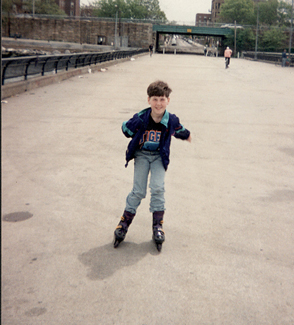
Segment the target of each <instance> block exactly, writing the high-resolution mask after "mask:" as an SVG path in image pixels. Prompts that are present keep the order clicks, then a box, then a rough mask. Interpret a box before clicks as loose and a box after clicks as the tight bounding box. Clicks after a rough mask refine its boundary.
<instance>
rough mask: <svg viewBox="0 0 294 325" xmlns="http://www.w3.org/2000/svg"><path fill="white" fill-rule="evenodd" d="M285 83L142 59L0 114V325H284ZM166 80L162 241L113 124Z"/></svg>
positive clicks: (247, 67)
mask: <svg viewBox="0 0 294 325" xmlns="http://www.w3.org/2000/svg"><path fill="white" fill-rule="evenodd" d="M293 76H294V70H293V69H290V68H281V67H277V66H274V65H267V64H264V63H258V62H252V61H245V60H241V59H239V60H237V59H233V60H232V61H231V67H230V69H228V70H225V69H224V59H223V58H210V57H202V56H188V55H153V57H152V58H150V57H149V56H148V55H146V56H141V57H139V58H137V59H136V60H135V61H127V62H124V63H121V64H117V65H114V66H111V67H109V68H108V70H107V71H106V72H96V73H92V74H87V75H83V76H82V78H79V77H78V76H76V77H73V78H71V79H68V80H65V81H62V82H61V83H58V84H53V85H48V86H46V87H42V88H38V89H34V90H32V91H29V92H26V93H23V94H21V95H19V96H15V97H12V98H8V99H7V104H2V309H1V310H2V323H3V324H5V325H19V324H25V325H28V324H38V325H39V324H46V325H47V324H54V325H56V324H69V325H72V324H87V325H92V324H93V325H96V324H106V325H108V324H119V325H125V324H127V325H130V324H131V325H132V324H134V325H138V324H140V325H143V324H145V325H147V324H148V325H153V324H187V325H190V324H191V325H194V324H197V325H198V324H226V325H227V324H234V325H235V324H258V325H261V324H266V325H268V324H273V325H274V324H293V323H294V290H293V287H294V286H293V284H294V283H293V282H294V277H293V269H294V263H293V262H294V256H293V255H294V253H293V252H294V243H293V229H294V222H293V210H294V168H293V159H294V144H293V136H294V133H293V129H294V111H293V107H294V105H293ZM156 79H163V80H166V81H167V82H168V83H169V84H170V86H171V88H172V89H173V92H172V94H171V102H170V105H169V111H171V112H173V113H175V114H177V115H178V116H179V117H180V119H181V122H182V124H183V125H184V126H185V127H187V128H188V129H189V130H191V133H192V137H193V141H192V143H191V144H189V143H188V142H182V141H180V140H176V139H173V141H172V148H171V164H170V167H169V169H168V171H167V174H166V208H167V210H166V217H165V224H164V229H165V231H166V242H165V243H164V245H163V249H162V252H161V253H160V254H158V253H157V251H156V249H155V247H154V245H153V243H152V242H151V214H150V213H149V211H148V203H149V196H148V197H147V198H146V199H145V200H144V201H143V202H142V204H141V206H140V207H139V209H138V214H137V216H136V219H135V220H134V222H133V224H132V226H131V228H130V230H129V232H128V235H127V238H126V241H125V242H124V243H122V244H121V246H120V247H119V248H118V249H116V250H115V249H113V247H112V237H113V231H114V228H115V226H116V225H117V223H118V221H119V218H120V216H121V213H122V211H123V209H124V204H125V197H126V195H127V194H128V192H129V191H130V189H131V186H132V174H133V163H130V164H129V167H128V168H127V169H125V167H124V163H125V161H124V153H125V149H126V146H127V143H128V139H126V138H124V136H123V135H122V133H121V130H120V127H121V123H122V122H123V121H124V120H126V119H128V118H130V117H131V116H132V115H133V114H134V113H135V112H137V111H138V110H140V109H142V108H145V107H147V100H146V97H147V95H146V89H147V86H148V85H149V83H150V82H152V81H154V80H156Z"/></svg>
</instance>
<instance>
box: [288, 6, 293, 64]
mask: <svg viewBox="0 0 294 325" xmlns="http://www.w3.org/2000/svg"><path fill="white" fill-rule="evenodd" d="M292 33H293V0H292V6H291V27H290V40H289V57H290V60H291V49H292Z"/></svg>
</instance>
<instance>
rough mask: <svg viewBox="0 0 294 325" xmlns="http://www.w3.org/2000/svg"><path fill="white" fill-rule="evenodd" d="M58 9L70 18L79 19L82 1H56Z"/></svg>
mask: <svg viewBox="0 0 294 325" xmlns="http://www.w3.org/2000/svg"><path fill="white" fill-rule="evenodd" d="M55 3H56V4H57V5H58V7H59V8H60V9H62V10H64V12H65V13H66V14H67V15H68V16H70V17H79V16H80V0H55Z"/></svg>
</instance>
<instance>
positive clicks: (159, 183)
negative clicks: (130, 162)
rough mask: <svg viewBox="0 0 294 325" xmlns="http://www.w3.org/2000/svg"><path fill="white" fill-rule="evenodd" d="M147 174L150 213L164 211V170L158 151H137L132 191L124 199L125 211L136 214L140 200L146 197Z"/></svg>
mask: <svg viewBox="0 0 294 325" xmlns="http://www.w3.org/2000/svg"><path fill="white" fill-rule="evenodd" d="M149 172H150V183H149V187H150V193H151V200H150V212H151V213H153V212H155V211H164V210H165V207H164V204H165V200H164V192H165V190H164V177H165V169H164V167H163V164H162V160H161V156H160V154H159V151H146V150H137V151H136V153H135V163H134V183H133V189H132V191H131V192H130V193H129V195H128V196H127V199H126V208H125V209H126V211H129V212H131V213H136V211H137V208H138V206H139V205H140V203H141V200H142V199H144V198H145V197H146V192H147V182H148V175H149Z"/></svg>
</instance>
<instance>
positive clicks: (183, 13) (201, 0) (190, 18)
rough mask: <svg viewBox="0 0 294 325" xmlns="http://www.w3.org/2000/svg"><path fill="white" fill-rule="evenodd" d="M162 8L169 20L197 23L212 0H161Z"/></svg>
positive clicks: (81, 1) (92, 0) (209, 7)
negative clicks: (198, 16) (197, 17)
mask: <svg viewBox="0 0 294 325" xmlns="http://www.w3.org/2000/svg"><path fill="white" fill-rule="evenodd" d="M89 2H90V3H92V2H94V0H80V4H86V5H87V4H89ZM159 4H160V9H161V10H162V11H164V12H165V15H166V18H167V19H168V20H169V21H172V20H175V21H176V22H178V23H186V24H187V23H189V24H193V25H194V24H195V19H196V14H197V13H203V14H205V13H208V10H211V0H180V1H179V0H159Z"/></svg>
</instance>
